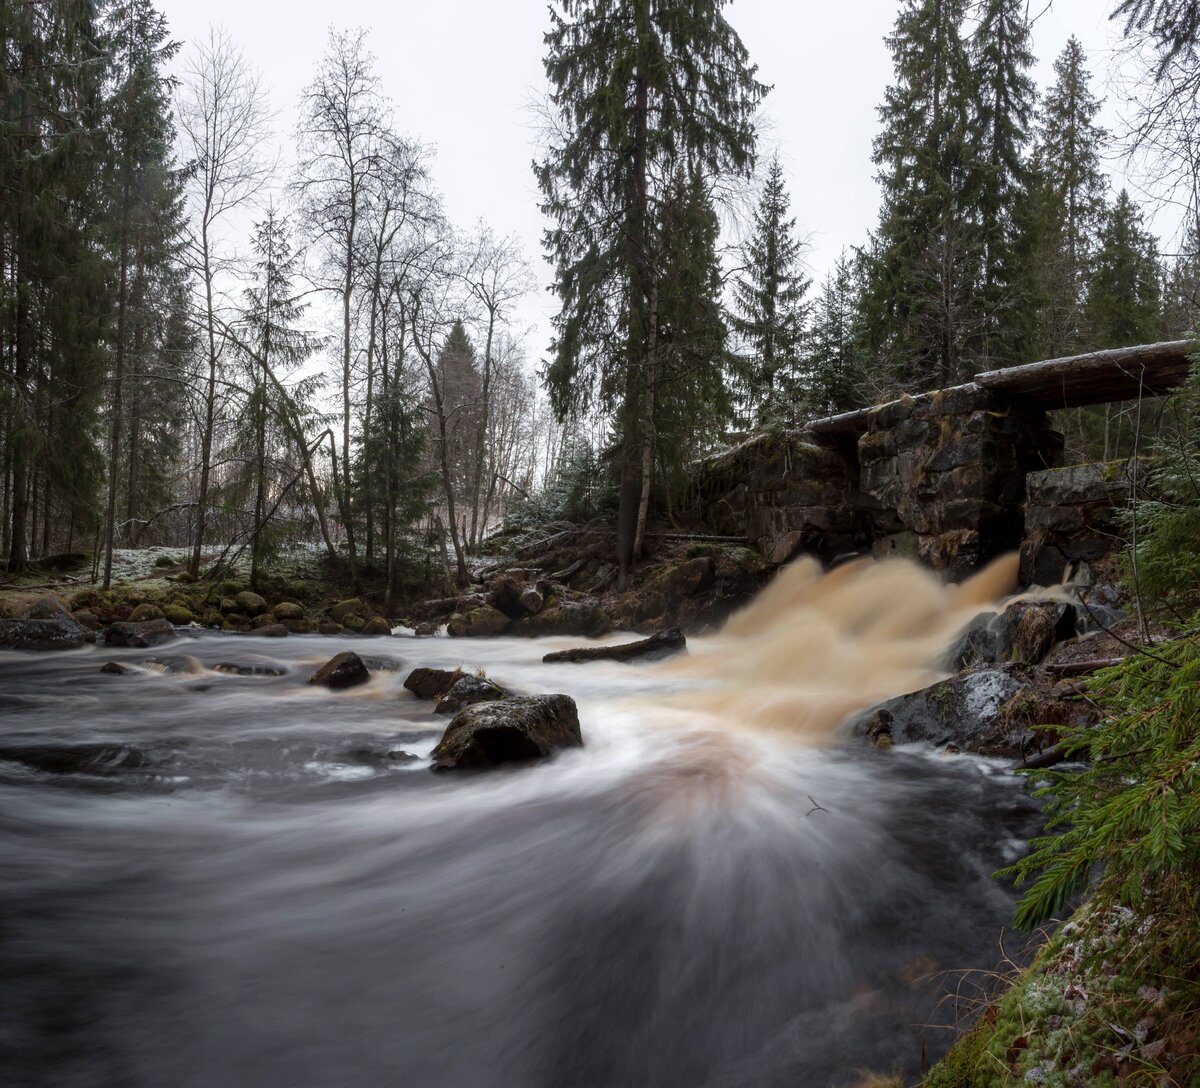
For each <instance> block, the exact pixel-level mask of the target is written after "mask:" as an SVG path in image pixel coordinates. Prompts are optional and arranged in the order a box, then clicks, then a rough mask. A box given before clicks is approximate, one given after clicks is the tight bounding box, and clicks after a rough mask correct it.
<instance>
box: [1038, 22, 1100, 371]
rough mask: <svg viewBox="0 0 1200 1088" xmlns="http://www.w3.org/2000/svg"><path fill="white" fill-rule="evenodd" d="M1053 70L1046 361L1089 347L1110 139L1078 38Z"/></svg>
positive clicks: (1047, 143)
mask: <svg viewBox="0 0 1200 1088" xmlns="http://www.w3.org/2000/svg"><path fill="white" fill-rule="evenodd" d="M1054 72H1055V83H1054V86H1053V87H1052V88H1051V89H1050V90H1049V91H1048V92H1047V94H1046V97H1045V99H1044V101H1043V103H1042V108H1041V110H1040V113H1039V118H1038V134H1037V145H1036V148H1035V151H1034V170H1035V174H1036V179H1035V193H1034V202H1035V208H1036V220H1037V221H1036V227H1035V229H1036V232H1037V238H1036V242H1035V252H1034V259H1033V263H1032V268H1031V277H1032V284H1031V294H1032V295H1033V297H1034V298H1035V299H1036V300H1037V303H1038V312H1039V314H1040V320H1039V327H1038V331H1037V345H1036V352H1037V354H1038V357H1039V358H1050V357H1053V356H1059V355H1067V354H1070V353H1071V352H1072V351H1074V350H1077V349H1078V348H1079V347H1080V346H1081V345H1082V343H1083V339H1082V337H1083V324H1082V313H1083V301H1084V288H1085V285H1086V282H1087V270H1088V262H1089V260H1090V258H1091V254H1092V251H1093V249H1094V246H1095V241H1096V236H1097V233H1098V231H1099V228H1100V223H1101V217H1102V215H1103V212H1104V192H1105V187H1106V181H1105V177H1104V174H1103V172H1102V171H1101V169H1100V155H1101V152H1102V150H1103V147H1104V143H1105V139H1106V133H1105V132H1104V130H1103V129H1101V128H1099V127H1098V126H1097V125H1096V123H1095V118H1096V114H1097V113H1098V112H1099V110H1100V102H1099V101H1098V100H1097V99H1096V98H1095V97H1094V96H1093V95H1092V92H1091V89H1090V87H1089V78H1090V77H1089V74H1088V70H1087V62H1086V57H1085V55H1084V52H1083V47H1082V46H1081V45H1080V44H1079V42H1078V40H1077V39H1075V38H1074V37H1072V38H1071V39H1070V41H1069V42H1068V43H1067V46H1066V48H1065V49H1064V50H1063V52H1062V53H1061V54H1060V55H1059V58H1058V60H1057V61H1055V64H1054Z"/></svg>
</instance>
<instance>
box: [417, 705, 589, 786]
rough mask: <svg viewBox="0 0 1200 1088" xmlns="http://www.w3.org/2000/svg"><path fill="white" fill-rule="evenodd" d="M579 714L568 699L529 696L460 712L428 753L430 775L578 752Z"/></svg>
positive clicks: (579, 742) (469, 708)
mask: <svg viewBox="0 0 1200 1088" xmlns="http://www.w3.org/2000/svg"><path fill="white" fill-rule="evenodd" d="M582 744H583V737H582V735H581V734H580V731H579V712H578V710H577V709H576V707H575V700H574V699H572V698H571V697H570V696H569V695H534V696H530V697H527V698H510V699H501V700H498V701H494V702H486V703H476V704H475V705H474V706H469V707H467V708H466V709H464V710H460V711H459V712H458V713H457V714H456V715H455V716H454V720H453V721H451V722H450V724H449V725H448V726H447V727H446V732H445V733H444V734H443V735H442V739H441V741H440V742H439V743H438V746H437V747H436V748H434V750H433V769H434V770H435V771H455V770H469V769H480V768H485V767H495V766H498V765H500V764H503V763H527V762H530V761H531V760H536V759H545V758H547V757H548V756H551V755H553V754H554V753H555V752H556V751H558V750H559V749H561V748H579V747H581V746H582Z"/></svg>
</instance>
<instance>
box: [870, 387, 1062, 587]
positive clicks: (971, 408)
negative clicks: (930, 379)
mask: <svg viewBox="0 0 1200 1088" xmlns="http://www.w3.org/2000/svg"><path fill="white" fill-rule="evenodd" d="M1061 451H1062V439H1061V436H1059V435H1058V434H1057V433H1056V432H1054V431H1052V430H1051V429H1050V427H1049V425H1048V423H1047V419H1046V413H1045V411H1044V410H1043V409H1041V408H1039V407H1036V406H1034V405H1032V404H1029V403H1027V402H1024V401H1022V400H1020V399H1016V398H1010V397H1007V396H1005V395H1004V394H1001V393H996V392H992V391H989V390H985V389H982V388H980V387H978V386H976V385H975V384H974V383H969V384H967V385H961V386H956V387H954V388H952V389H943V390H939V391H938V392H936V393H927V394H922V395H921V396H915V397H903V398H901V399H900V400H897V401H893V402H892V403H890V404H885V405H882V406H880V407H879V408H877V409H874V410H873V411H871V413H870V415H869V420H868V424H867V430H866V433H865V434H863V435H862V436H861V437H860V438H859V441H858V458H859V466H860V485H859V486H860V488H861V490H862V492H863V493H864V494H865V495H866V496H869V497H870V498H871V499H873V500H875V503H877V506H874V504H873V506H874V510H873V513H872V520H873V526H872V528H873V537H874V541H875V551H876V554H895V553H899V554H908V555H914V556H916V557H918V558H920V559H921V560H922V561H923V562H925V563H927V564H928V565H929V566H931V567H933V568H934V569H935V570H938V571H942V572H943V573H945V574H946V575H947V576H948V577H950V578H954V579H958V578H964V577H966V576H967V575H969V574H971V573H972V572H973V571H975V570H977V569H978V568H979V567H980V565H982V564H984V563H986V562H987V561H988V560H990V559H993V558H995V557H996V556H997V555H1000V554H1002V553H1004V552H1006V551H1013V550H1016V549H1017V548H1018V547H1019V546H1020V543H1021V537H1022V532H1023V525H1024V522H1023V512H1022V503H1023V501H1024V498H1025V476H1026V473H1028V472H1031V471H1035V470H1037V469H1042V468H1047V467H1051V466H1052V465H1054V464H1057V463H1059V461H1060V459H1061Z"/></svg>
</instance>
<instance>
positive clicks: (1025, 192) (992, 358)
mask: <svg viewBox="0 0 1200 1088" xmlns="http://www.w3.org/2000/svg"><path fill="white" fill-rule="evenodd" d="M978 17H979V22H978V25H977V26H976V28H975V32H974V34H973V35H972V37H971V60H972V65H973V83H974V85H975V87H976V92H975V94H974V96H973V98H974V103H975V105H974V109H973V111H972V117H971V144H972V158H973V163H974V170H975V178H974V183H973V185H972V190H973V194H974V203H975V207H976V209H977V211H976V214H977V216H978V220H979V245H980V284H979V301H980V304H981V306H982V308H983V315H982V327H981V330H980V341H979V350H978V354H979V359H978V365H979V366H980V367H981V368H982V369H993V368H995V367H997V366H1003V365H1007V364H1010V363H1013V362H1019V361H1022V360H1020V359H1019V358H1017V357H1016V356H1017V354H1018V353H1019V352H1020V351H1021V348H1022V345H1021V344H1020V339H1019V332H1020V325H1021V322H1020V321H1019V314H1020V312H1021V311H1023V310H1024V309H1025V308H1026V300H1025V299H1024V298H1023V297H1022V286H1023V284H1022V281H1023V278H1024V277H1023V272H1024V268H1022V258H1023V257H1024V255H1025V247H1024V245H1023V239H1022V238H1021V237H1020V224H1021V216H1022V213H1023V210H1024V207H1025V205H1026V203H1027V202H1028V199H1029V176H1028V174H1029V171H1028V165H1027V163H1026V160H1025V154H1024V153H1025V146H1026V144H1027V142H1028V140H1029V136H1030V126H1031V122H1032V119H1033V109H1034V100H1035V89H1034V85H1033V81H1032V80H1031V79H1030V77H1029V69H1030V68H1031V67H1032V65H1033V60H1034V58H1033V53H1032V52H1030V49H1029V20H1028V13H1027V5H1026V3H1025V0H981V3H980V7H979V12H978Z"/></svg>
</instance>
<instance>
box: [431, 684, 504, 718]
mask: <svg viewBox="0 0 1200 1088" xmlns="http://www.w3.org/2000/svg"><path fill="white" fill-rule="evenodd" d="M511 694H512V692H510V691H507V690H506V689H505V688H502V687H501V686H500V685H499V684H497V683H495V682H494V681H492V680H489V679H488V678H487V677H486V676H460V677H459V678H458V679H457V680H455V681H454V682H453V683H452V684H451V685H450V686H449V687H448V688H447V689H446V690H445V691H444V692H442V694H441V695H439V696H438V697H437V712H438V713H439V714H456V713H458V711H460V710H462V708H463V707H465V706H473V705H474V704H475V703H485V702H488V701H490V700H495V699H503V698H505V697H506V696H509V695H511Z"/></svg>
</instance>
